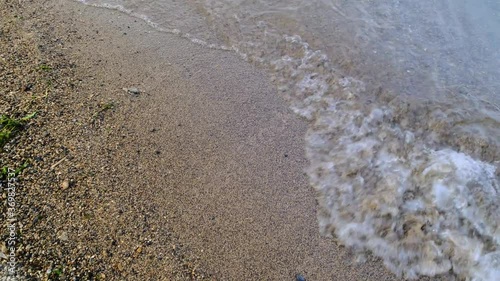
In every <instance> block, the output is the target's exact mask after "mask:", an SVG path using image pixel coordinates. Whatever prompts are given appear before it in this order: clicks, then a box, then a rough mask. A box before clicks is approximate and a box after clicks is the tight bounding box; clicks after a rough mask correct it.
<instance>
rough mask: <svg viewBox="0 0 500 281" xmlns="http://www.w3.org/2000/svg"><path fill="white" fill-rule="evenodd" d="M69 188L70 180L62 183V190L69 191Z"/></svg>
mask: <svg viewBox="0 0 500 281" xmlns="http://www.w3.org/2000/svg"><path fill="white" fill-rule="evenodd" d="M68 187H69V181H68V180H64V181H63V182H62V183H61V188H62V189H63V190H65V189H68Z"/></svg>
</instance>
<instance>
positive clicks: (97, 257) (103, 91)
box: [0, 0, 437, 281]
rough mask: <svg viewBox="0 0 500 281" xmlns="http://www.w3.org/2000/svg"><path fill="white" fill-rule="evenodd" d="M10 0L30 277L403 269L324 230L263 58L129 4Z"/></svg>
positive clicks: (214, 276) (297, 143) (9, 99)
mask: <svg viewBox="0 0 500 281" xmlns="http://www.w3.org/2000/svg"><path fill="white" fill-rule="evenodd" d="M0 9H1V12H2V14H1V15H2V16H3V18H2V26H1V27H2V29H1V33H0V35H1V37H0V38H1V39H2V40H3V41H1V42H0V44H3V45H2V48H4V47H5V49H4V50H6V51H5V52H7V53H5V54H6V55H7V54H9V59H4V60H3V61H2V64H3V65H2V80H3V81H2V85H1V90H2V91H3V93H2V95H4V93H5V98H4V96H2V104H1V111H2V114H4V112H5V114H9V115H10V116H18V117H19V116H21V117H22V116H24V115H26V114H28V113H30V112H34V111H36V112H38V116H37V117H36V118H33V119H32V120H30V121H28V123H27V124H26V125H25V127H24V129H23V130H21V131H20V132H19V133H18V134H17V136H16V139H14V140H13V141H10V142H9V143H8V144H7V146H6V149H5V150H4V151H2V152H1V159H2V161H1V164H2V166H9V167H18V166H19V165H22V163H24V162H26V161H27V162H29V163H30V164H29V165H28V166H27V167H26V168H25V169H24V171H22V172H21V173H20V174H19V175H18V178H19V181H18V186H19V188H18V190H19V192H18V195H17V197H16V199H17V200H18V202H19V205H18V206H20V207H19V208H18V210H17V212H18V221H17V225H18V227H19V229H20V230H19V236H20V237H19V238H18V244H17V245H18V247H17V250H16V251H17V256H16V258H17V261H18V263H17V267H16V270H17V274H18V275H19V280H24V279H23V278H25V279H26V280H345V281H348V280H401V279H398V278H397V277H396V276H394V275H393V274H392V273H390V272H389V271H388V270H386V269H385V267H384V265H383V264H382V262H381V261H380V260H378V259H375V258H371V257H368V260H367V261H366V262H365V263H356V261H355V257H354V255H352V254H351V253H350V252H349V250H348V249H346V248H344V247H343V246H342V245H340V244H338V243H337V241H336V240H335V238H332V237H321V236H320V234H319V231H318V224H317V220H316V216H317V202H316V194H315V191H314V190H313V189H312V188H311V187H310V186H309V184H308V181H307V177H306V176H305V174H304V168H305V167H306V165H307V164H308V163H307V160H306V158H305V156H304V140H303V138H304V135H305V131H306V129H307V127H306V123H305V121H303V120H301V119H300V118H298V117H297V116H296V115H294V114H293V112H291V111H290V110H289V109H288V105H287V104H286V102H285V101H284V100H283V99H282V98H281V97H280V96H279V95H278V94H277V93H276V92H277V90H276V89H275V87H274V86H273V85H272V83H271V81H270V77H268V76H267V75H266V73H265V72H264V71H263V70H261V69H259V68H257V67H255V66H253V65H251V64H249V63H245V62H244V61H243V60H241V58H240V57H239V56H238V55H236V54H235V53H232V52H227V51H221V50H211V49H208V48H204V47H202V46H199V45H196V44H194V43H192V42H190V41H189V40H186V39H183V38H180V37H179V36H176V35H174V34H168V33H161V32H159V31H156V30H154V29H152V28H151V27H150V26H148V25H147V24H146V23H145V22H143V21H141V20H138V19H136V18H132V17H130V16H128V15H126V14H123V13H120V12H118V11H111V10H104V9H99V8H94V7H89V6H84V5H82V4H80V3H77V2H73V1H69V0H58V1H41V2H39V1H7V0H6V1H3V3H2V4H0ZM8 36H11V37H8ZM12 38H17V39H16V41H12V40H11V39H12ZM13 43H14V44H13ZM9 46H10V47H9ZM21 46H24V47H21ZM9 48H10V49H9ZM31 49H33V53H32V54H31V55H30V54H26V53H22V52H24V51H26V50H31ZM9 52H10V53H9ZM16 52H17V53H16ZM16 56H19V57H21V58H24V60H23V61H22V62H21V64H19V63H20V62H16V60H15V57H16ZM9 63H10V64H9ZM15 63H18V64H19V65H20V66H23V67H25V68H26V69H29V68H36V69H37V70H36V71H28V72H27V73H22V74H19V75H17V74H16V75H12V76H8V75H7V74H8V73H9V70H8V69H7V68H9V67H12V65H14V64H15ZM40 65H47V67H41V68H40ZM41 69H42V70H41ZM16 71H17V70H16ZM19 71H22V69H21V70H19ZM16 73H17V72H16ZM48 79H52V80H53V81H52V80H51V81H52V82H50V83H51V84H50V87H49V86H47V85H48V82H46V80H48ZM30 83H31V84H33V85H32V86H31V87H30V89H29V90H27V91H26V87H27V85H31V84H30ZM33 96H34V97H36V98H33ZM30 100H32V101H31V103H30ZM4 180H5V179H4ZM4 193H5V191H4ZM3 198H4V199H3V201H4V202H2V206H3V208H4V209H3V210H2V216H4V217H2V218H3V219H5V218H6V217H5V216H6V215H5V212H6V208H7V205H6V199H5V198H6V195H5V196H4V197H3ZM0 233H2V235H3V236H2V237H4V238H5V239H6V238H7V237H8V235H9V234H8V229H7V228H6V227H3V228H2V230H1V232H0ZM5 239H4V240H5ZM7 250H8V249H6V248H5V247H4V249H2V251H7ZM4 255H5V257H7V255H8V253H4ZM6 264H7V258H3V259H2V260H1V263H0V265H1V266H3V269H2V270H3V271H4V273H3V274H4V276H2V275H0V279H2V278H3V279H2V280H16V279H8V278H9V277H8V276H7V273H5V270H6V267H7V265H6ZM0 274H2V273H0ZM299 278H304V279H299ZM421 280H429V279H425V278H424V279H421ZM433 280H437V279H433Z"/></svg>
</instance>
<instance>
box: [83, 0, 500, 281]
mask: <svg viewBox="0 0 500 281" xmlns="http://www.w3.org/2000/svg"><path fill="white" fill-rule="evenodd" d="M79 1H80V2H83V3H85V4H88V5H94V6H98V7H103V8H110V9H117V10H120V11H122V12H124V13H128V14H130V15H132V16H135V17H138V18H141V19H143V20H145V21H146V22H148V24H150V25H151V26H152V27H154V28H156V29H158V30H161V31H164V32H169V33H174V34H178V35H179V36H181V37H184V38H187V39H189V40H191V41H193V43H196V44H200V45H203V46H206V47H207V48H217V49H222V50H227V51H233V52H236V53H237V54H239V55H240V56H241V57H242V59H243V60H245V61H247V62H249V63H254V64H256V65H259V66H260V67H262V68H264V69H265V70H266V71H268V72H269V76H270V78H271V80H272V81H273V82H274V83H275V84H276V86H277V93H278V94H280V95H282V96H283V98H284V99H286V100H287V101H288V102H289V104H290V107H291V109H292V110H293V111H294V112H295V113H296V114H298V115H300V116H301V117H303V118H305V119H307V120H308V121H309V128H308V131H307V135H306V136H305V138H306V148H305V149H306V154H307V157H308V159H309V161H310V165H309V167H308V169H307V173H308V175H309V179H310V183H311V185H312V186H313V187H314V188H315V189H316V190H317V191H318V194H319V202H320V206H321V209H320V211H319V213H318V218H319V226H320V231H321V232H322V234H324V235H327V236H330V235H331V236H335V237H337V238H338V240H339V241H340V242H341V243H343V244H345V245H347V246H349V247H350V248H351V249H353V250H354V251H355V252H356V253H358V255H359V256H360V257H362V256H363V254H365V253H367V252H371V253H373V254H375V255H376V256H378V257H380V258H381V259H382V260H383V261H384V264H385V265H386V266H387V267H388V268H389V269H390V270H391V271H393V272H394V273H395V274H397V275H399V276H404V277H406V278H417V277H418V276H421V275H427V276H435V275H450V276H455V277H459V278H462V279H467V280H477V281H479V280H492V281H493V280H500V194H499V192H500V186H499V178H500V169H499V167H500V158H499V155H500V152H499V142H500V95H499V90H500V79H499V78H500V1H493V0H490V1H488V0H439V1H438V0H421V1H398V0H379V1H373V0H357V1H347V0H307V1H306V0H286V1H285V0H274V1H271V0H192V1H176V0H148V1H145V0H79Z"/></svg>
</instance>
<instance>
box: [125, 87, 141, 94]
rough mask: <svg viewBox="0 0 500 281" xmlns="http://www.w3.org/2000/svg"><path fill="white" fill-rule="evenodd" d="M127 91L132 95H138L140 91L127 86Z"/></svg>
mask: <svg viewBox="0 0 500 281" xmlns="http://www.w3.org/2000/svg"><path fill="white" fill-rule="evenodd" d="M127 92H129V93H130V94H134V95H138V94H140V93H141V91H139V89H137V88H128V89H127Z"/></svg>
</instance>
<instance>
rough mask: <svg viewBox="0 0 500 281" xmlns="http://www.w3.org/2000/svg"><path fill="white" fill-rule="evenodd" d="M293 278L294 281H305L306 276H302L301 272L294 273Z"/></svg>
mask: <svg viewBox="0 0 500 281" xmlns="http://www.w3.org/2000/svg"><path fill="white" fill-rule="evenodd" d="M295 280H296V281H306V278H305V277H304V276H302V274H297V275H295Z"/></svg>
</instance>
